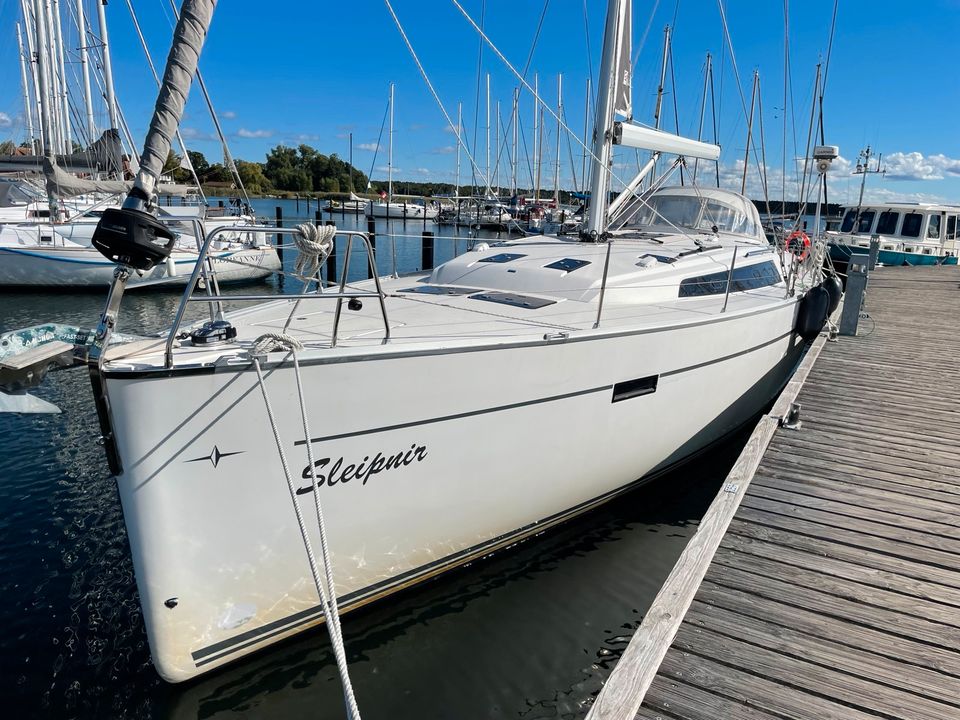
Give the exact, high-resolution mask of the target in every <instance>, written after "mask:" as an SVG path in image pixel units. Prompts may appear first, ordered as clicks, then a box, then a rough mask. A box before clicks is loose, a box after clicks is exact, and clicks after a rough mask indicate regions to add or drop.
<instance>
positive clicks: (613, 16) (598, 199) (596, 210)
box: [582, 0, 630, 242]
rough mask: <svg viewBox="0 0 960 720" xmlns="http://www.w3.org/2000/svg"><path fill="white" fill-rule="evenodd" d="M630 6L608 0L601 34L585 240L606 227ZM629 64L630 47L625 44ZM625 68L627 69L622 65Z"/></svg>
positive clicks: (597, 236)
mask: <svg viewBox="0 0 960 720" xmlns="http://www.w3.org/2000/svg"><path fill="white" fill-rule="evenodd" d="M629 17H630V8H629V4H628V2H627V1H625V0H608V3H607V23H606V28H605V29H604V33H603V55H602V61H601V64H600V77H599V85H598V88H597V114H596V119H595V120H594V124H593V148H592V154H593V171H592V174H591V177H590V209H589V212H588V214H587V218H586V223H585V226H584V230H583V233H582V237H583V239H585V240H593V241H594V242H596V241H599V240H601V239H602V237H603V233H604V232H605V231H606V228H607V203H608V196H609V194H610V165H611V162H612V159H613V157H612V156H613V153H612V145H613V133H612V130H613V113H614V108H615V106H616V105H617V102H616V99H617V98H616V97H615V90H616V88H617V81H618V80H619V78H615V77H614V75H615V73H616V65H617V62H616V61H617V56H618V50H620V49H621V42H620V41H621V31H625V34H626V36H627V37H629V33H630V23H629ZM626 55H627V62H628V63H629V60H630V58H629V55H630V51H629V46H627V52H626ZM624 71H625V72H626V71H627V68H626V67H625V68H624Z"/></svg>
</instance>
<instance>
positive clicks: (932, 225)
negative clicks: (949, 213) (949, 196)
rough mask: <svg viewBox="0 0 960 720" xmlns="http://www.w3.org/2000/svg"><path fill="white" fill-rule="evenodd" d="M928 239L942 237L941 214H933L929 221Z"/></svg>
mask: <svg viewBox="0 0 960 720" xmlns="http://www.w3.org/2000/svg"><path fill="white" fill-rule="evenodd" d="M927 239H928V240H939V239H940V216H939V215H931V216H930V220H929V222H927Z"/></svg>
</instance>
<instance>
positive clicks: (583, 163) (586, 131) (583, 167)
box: [577, 78, 591, 190]
mask: <svg viewBox="0 0 960 720" xmlns="http://www.w3.org/2000/svg"><path fill="white" fill-rule="evenodd" d="M590 85H591V83H590V78H587V94H586V95H584V101H583V153H582V154H581V160H580V182H581V183H583V186H582V188H577V189H578V190H580V189H586V187H587V142H588V141H589V139H590Z"/></svg>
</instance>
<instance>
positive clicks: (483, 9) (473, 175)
mask: <svg viewBox="0 0 960 720" xmlns="http://www.w3.org/2000/svg"><path fill="white" fill-rule="evenodd" d="M486 15H487V0H483V2H482V3H481V5H480V25H483V23H484V18H486ZM482 75H483V40H479V41H478V42H477V84H476V86H477V90H476V94H475V96H474V98H473V148H474V150H476V147H477V133H478V132H479V130H480V80H481V76H482ZM468 152H469V151H468ZM470 179H471V181H472V184H473V186H474V187H476V186H477V168H476V167H475V166H474V165H471V166H470Z"/></svg>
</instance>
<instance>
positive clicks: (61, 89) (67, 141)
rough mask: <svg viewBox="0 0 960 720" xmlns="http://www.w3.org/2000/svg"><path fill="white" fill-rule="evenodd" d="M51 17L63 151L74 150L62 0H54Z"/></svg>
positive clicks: (69, 151)
mask: <svg viewBox="0 0 960 720" xmlns="http://www.w3.org/2000/svg"><path fill="white" fill-rule="evenodd" d="M51 19H52V21H53V38H54V42H55V44H56V46H57V48H56V57H55V58H54V62H56V63H57V73H58V75H59V79H58V82H57V92H58V94H59V98H60V103H59V104H60V117H61V118H62V122H63V151H64V153H67V154H69V153H71V152H73V125H72V123H71V122H70V93H69V92H67V69H66V68H67V66H66V64H65V63H64V61H63V27H62V26H61V23H60V0H53V9H52V16H51Z"/></svg>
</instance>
